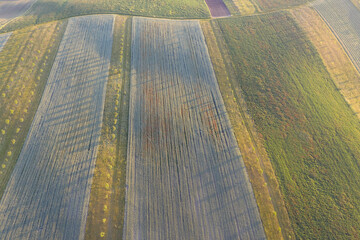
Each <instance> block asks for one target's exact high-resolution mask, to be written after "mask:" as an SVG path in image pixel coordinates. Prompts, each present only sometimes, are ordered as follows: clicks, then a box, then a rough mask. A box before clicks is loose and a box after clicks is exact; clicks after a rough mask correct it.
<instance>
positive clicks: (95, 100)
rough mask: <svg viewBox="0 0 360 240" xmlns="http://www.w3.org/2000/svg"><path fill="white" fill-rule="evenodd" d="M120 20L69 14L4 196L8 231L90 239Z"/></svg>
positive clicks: (1, 226) (3, 225)
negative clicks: (92, 191) (91, 200)
mask: <svg viewBox="0 0 360 240" xmlns="http://www.w3.org/2000/svg"><path fill="white" fill-rule="evenodd" d="M113 20H114V17H113V16H110V15H96V16H85V17H77V18H71V19H70V20H69V23H68V25H67V28H66V31H65V33H64V36H63V38H62V40H61V44H60V46H59V50H58V52H57V54H56V58H55V61H54V64H53V66H52V68H51V72H50V75H49V78H48V81H47V84H46V87H45V90H44V93H43V96H42V98H41V102H40V104H39V107H38V109H37V111H36V114H35V117H34V120H33V122H32V124H31V127H30V130H29V134H28V136H27V138H26V141H25V143H24V146H23V148H22V151H21V153H20V156H19V159H18V161H17V164H16V166H15V168H14V171H13V173H12V175H11V178H10V180H9V181H8V184H7V186H6V189H5V191H4V194H3V197H2V199H1V201H0V212H1V218H0V232H1V235H2V236H1V237H2V238H4V239H18V238H22V239H83V238H84V235H85V223H86V216H87V209H88V203H89V198H90V188H91V181H92V176H93V170H94V168H95V160H96V154H97V149H98V145H99V139H100V133H101V126H102V118H103V110H104V102H105V86H106V83H107V79H108V74H109V68H110V59H111V46H112V39H113V23H114V22H113ZM39 40H40V39H39ZM9 41H11V39H10V40H9ZM3 52H4V51H3ZM45 59H46V58H45ZM20 61H21V59H20ZM40 72H41V71H40ZM9 81H11V79H10V80H9ZM9 107H11V105H10V104H9ZM20 110H23V108H21V109H20ZM20 122H21V118H20ZM13 134H14V133H13ZM11 136H13V135H11Z"/></svg>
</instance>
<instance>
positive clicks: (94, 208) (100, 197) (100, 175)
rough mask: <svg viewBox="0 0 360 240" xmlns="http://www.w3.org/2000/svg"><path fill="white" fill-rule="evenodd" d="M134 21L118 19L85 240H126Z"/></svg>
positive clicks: (115, 27)
mask: <svg viewBox="0 0 360 240" xmlns="http://www.w3.org/2000/svg"><path fill="white" fill-rule="evenodd" d="M131 20H132V18H128V17H121V16H117V17H116V20H115V25H114V41H113V46H112V55H111V67H110V71H109V79H108V82H107V87H106V98H105V109H104V115H103V116H104V118H103V125H102V129H101V138H100V145H99V151H98V155H97V158H96V167H95V171H94V177H93V182H92V186H91V195H90V203H89V210H88V216H87V221H86V233H85V239H88V240H91V239H94V240H95V239H101V238H105V239H122V236H123V226H124V212H125V185H126V163H127V162H126V157H127V143H128V140H127V137H128V119H129V96H130V94H129V92H130V89H129V88H130V50H131V46H130V45H131Z"/></svg>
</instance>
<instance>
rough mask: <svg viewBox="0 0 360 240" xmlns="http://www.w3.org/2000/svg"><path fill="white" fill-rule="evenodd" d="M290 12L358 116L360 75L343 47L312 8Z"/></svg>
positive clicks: (359, 114) (359, 113) (359, 108)
mask: <svg viewBox="0 0 360 240" xmlns="http://www.w3.org/2000/svg"><path fill="white" fill-rule="evenodd" d="M292 14H293V15H294V17H295V19H296V20H297V22H298V23H299V24H300V26H301V27H302V28H303V29H304V30H305V32H306V33H307V36H308V37H309V38H310V40H311V41H312V42H313V44H314V46H315V47H316V49H317V51H318V52H319V54H320V56H321V58H322V59H323V60H324V63H325V65H326V68H327V70H328V71H329V73H330V74H331V77H332V78H333V79H334V81H335V83H336V85H337V87H338V88H339V89H340V90H341V93H342V94H343V95H344V97H345V99H346V101H347V102H348V103H349V105H350V106H351V107H352V109H353V110H354V112H355V113H356V114H357V115H358V117H360V75H359V72H358V71H357V70H356V68H355V67H354V65H353V64H352V62H351V60H350V59H349V57H348V55H347V54H346V52H345V51H344V49H343V47H342V46H341V44H340V43H339V41H338V40H337V39H336V37H335V36H334V34H333V33H332V32H331V30H330V29H329V27H328V26H327V25H326V23H325V22H324V21H323V20H322V19H321V17H320V16H319V14H317V12H316V11H315V10H314V9H312V8H309V7H304V8H298V9H296V10H293V11H292Z"/></svg>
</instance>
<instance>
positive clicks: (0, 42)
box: [0, 33, 12, 52]
mask: <svg viewBox="0 0 360 240" xmlns="http://www.w3.org/2000/svg"><path fill="white" fill-rule="evenodd" d="M11 34H12V33H3V34H0V52H1V50H2V49H3V47H4V46H5V44H6V42H7V41H8V40H9V38H10V36H11Z"/></svg>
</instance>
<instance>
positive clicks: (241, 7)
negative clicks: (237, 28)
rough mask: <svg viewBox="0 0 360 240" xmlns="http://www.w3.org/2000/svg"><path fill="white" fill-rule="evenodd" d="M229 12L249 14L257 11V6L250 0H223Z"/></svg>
mask: <svg viewBox="0 0 360 240" xmlns="http://www.w3.org/2000/svg"><path fill="white" fill-rule="evenodd" d="M224 2H225V4H226V6H227V7H228V8H229V10H230V12H231V14H233V15H235V14H240V15H251V14H254V13H256V12H258V9H259V7H258V6H257V5H256V3H255V2H253V1H251V0H224Z"/></svg>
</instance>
